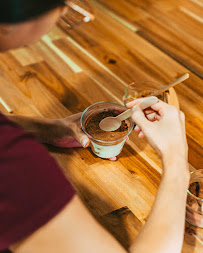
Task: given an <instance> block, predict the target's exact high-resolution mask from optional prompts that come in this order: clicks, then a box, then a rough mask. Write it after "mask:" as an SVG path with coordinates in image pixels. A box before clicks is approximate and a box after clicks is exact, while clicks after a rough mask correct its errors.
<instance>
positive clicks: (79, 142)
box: [49, 113, 90, 148]
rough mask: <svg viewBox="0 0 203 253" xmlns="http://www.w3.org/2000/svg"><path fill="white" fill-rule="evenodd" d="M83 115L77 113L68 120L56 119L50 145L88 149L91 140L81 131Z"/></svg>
mask: <svg viewBox="0 0 203 253" xmlns="http://www.w3.org/2000/svg"><path fill="white" fill-rule="evenodd" d="M81 115H82V113H77V114H73V115H70V116H68V117H66V118H61V119H56V120H55V124H54V125H55V127H54V132H53V133H52V137H51V139H50V140H49V142H50V144H52V145H54V146H57V147H65V148H72V147H84V148H86V147H88V146H89V145H90V140H89V138H88V136H87V135H86V134H85V133H84V132H83V131H82V129H81V125H80V118H81Z"/></svg>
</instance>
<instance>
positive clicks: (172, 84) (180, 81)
mask: <svg viewBox="0 0 203 253" xmlns="http://www.w3.org/2000/svg"><path fill="white" fill-rule="evenodd" d="M189 76H190V75H189V74H188V73H186V74H184V75H183V76H181V77H179V78H178V79H176V80H175V81H173V82H172V83H170V84H168V85H166V86H164V87H163V88H161V89H160V90H158V91H156V92H154V93H152V94H150V96H158V95H159V94H161V93H163V92H164V91H167V90H168V89H170V88H172V87H174V86H175V85H177V84H179V83H182V82H183V81H185V80H186V79H188V78H189Z"/></svg>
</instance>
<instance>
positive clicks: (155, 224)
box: [11, 102, 189, 253]
mask: <svg viewBox="0 0 203 253" xmlns="http://www.w3.org/2000/svg"><path fill="white" fill-rule="evenodd" d="M131 105H132V106H133V105H134V104H131ZM152 108H153V110H154V111H153V113H154V115H156V118H159V121H156V122H149V121H148V120H147V119H146V118H145V116H144V114H143V112H142V111H140V110H136V111H135V112H134V115H133V119H134V120H135V122H136V123H137V124H138V125H139V126H140V127H137V128H136V130H137V131H140V130H141V129H142V132H141V134H140V136H143V133H144V134H145V136H146V137H147V138H148V141H149V143H150V144H151V145H152V146H153V147H154V149H155V150H156V151H157V152H158V153H159V155H160V157H161V159H162V163H163V176H162V180H161V184H160V187H159V190H158V193H157V197H156V200H155V203H154V206H153V209H152V211H151V213H150V215H149V218H148V220H147V222H146V224H145V225H144V227H143V229H142V230H141V232H140V234H139V235H138V237H137V238H136V239H135V242H134V243H133V245H132V246H131V247H130V249H129V252H131V253H135V252H136V253H142V252H150V253H159V252H161V253H168V252H170V253H171V252H173V253H180V252H181V247H182V242H183V232H184V220H185V202H186V192H187V187H188V181H189V172H188V168H187V167H188V166H187V143H186V139H185V130H184V119H183V116H182V114H180V112H178V111H177V110H176V109H174V108H173V107H171V106H168V105H166V104H164V103H162V102H160V103H158V104H157V105H154V106H152ZM153 113H150V114H149V115H148V116H147V117H148V118H150V117H151V118H150V120H153V119H154V116H153ZM169 129H170V132H169ZM177 146H178V148H177V149H176V147H177ZM174 151H176V152H174ZM11 249H12V250H13V252H14V253H25V252H26V253H34V252H38V253H42V252H43V253H48V252H49V253H56V252H57V253H62V252H63V253H64V252H74V253H86V252H90V253H91V252H97V253H100V252H102V253H103V252H108V253H126V252H127V251H126V250H125V249H124V248H123V247H122V246H121V245H120V244H119V243H118V242H117V241H116V240H115V239H114V237H113V236H111V235H110V234H109V233H108V232H107V231H106V230H105V229H104V228H102V226H100V225H99V224H98V223H97V222H96V220H95V219H94V218H93V217H92V216H91V214H90V213H89V212H88V211H87V210H86V208H85V207H84V205H83V204H82V202H81V201H80V200H79V198H78V197H75V198H74V199H73V200H72V201H71V203H69V204H68V205H67V206H66V207H65V208H64V210H63V211H62V212H60V213H59V214H58V215H57V216H55V218H54V219H52V220H50V221H49V222H48V223H47V224H46V225H45V226H43V227H41V228H40V229H39V230H37V231H36V232H34V233H33V234H32V235H31V236H29V237H28V238H26V239H25V240H23V241H21V242H19V243H18V244H16V245H13V246H12V247H11Z"/></svg>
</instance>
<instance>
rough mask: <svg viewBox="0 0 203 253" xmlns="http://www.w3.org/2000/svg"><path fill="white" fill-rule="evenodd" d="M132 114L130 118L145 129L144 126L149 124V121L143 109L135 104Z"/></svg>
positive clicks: (146, 126)
mask: <svg viewBox="0 0 203 253" xmlns="http://www.w3.org/2000/svg"><path fill="white" fill-rule="evenodd" d="M132 110H133V114H132V119H133V121H134V122H135V123H136V124H137V125H138V126H139V127H140V128H141V129H142V130H143V131H145V129H146V128H148V127H150V126H151V122H150V121H149V120H147V119H146V117H145V115H144V113H143V111H142V110H141V108H140V107H139V106H135V107H133V108H132Z"/></svg>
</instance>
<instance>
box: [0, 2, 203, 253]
mask: <svg viewBox="0 0 203 253" xmlns="http://www.w3.org/2000/svg"><path fill="white" fill-rule="evenodd" d="M92 3H93V4H94V7H95V16H96V19H95V20H94V22H92V23H89V24H85V25H82V26H79V27H77V28H75V29H73V30H66V31H65V30H62V29H60V28H59V26H56V27H54V29H53V30H52V31H50V33H49V34H47V35H45V36H44V37H43V38H42V39H41V40H40V41H39V42H37V43H36V44H34V45H31V46H29V47H24V48H21V49H17V50H13V51H10V52H6V53H1V54H0V98H1V99H2V100H3V101H4V102H5V103H6V105H7V106H8V107H9V108H10V109H11V110H12V111H13V113H15V114H21V115H27V116H28V115H30V116H40V117H47V118H60V117H65V116H67V115H71V114H73V113H77V112H80V111H83V110H84V109H85V108H86V107H88V106H89V105H91V104H93V103H96V102H99V101H116V102H118V103H121V104H122V103H123V102H122V98H123V95H124V91H125V88H126V87H127V85H128V84H129V83H131V82H132V81H137V82H139V81H153V82H156V83H158V84H160V85H163V86H164V85H166V84H168V83H170V82H172V81H173V80H175V79H177V78H178V77H180V76H181V75H183V74H185V73H187V72H188V73H190V78H189V79H188V80H186V81H184V82H183V83H182V84H179V85H178V86H176V87H175V90H170V93H171V94H173V95H172V96H170V97H169V103H171V104H174V105H176V106H177V107H178V106H179V107H180V109H181V110H182V111H183V112H184V113H185V115H186V132H187V140H188V145H189V163H190V170H191V171H193V170H196V169H202V165H203V159H202V155H203V151H202V145H203V131H202V126H203V119H202V112H203V106H202V105H203V104H202V93H203V87H202V86H203V81H202V79H201V78H202V73H203V71H202V70H203V69H202V66H203V64H202V63H203V57H202V49H203V48H202V47H203V44H202V32H201V31H202V23H201V13H202V8H203V4H202V2H201V1H200V0H184V1H183V0H176V1H175V0H173V1H169V0H164V1H161V0H158V1H157V0H147V1H143V0H138V1H135V0H130V1H125V0H112V1H106V0H92ZM2 100H0V103H1V101H2ZM0 111H2V112H3V113H5V112H6V108H4V105H3V103H1V104H0ZM47 148H48V150H49V152H50V153H51V154H52V155H53V156H54V157H55V158H56V159H57V161H58V163H59V164H60V165H61V168H62V170H63V172H64V173H65V175H66V176H67V178H68V179H69V180H70V182H71V183H72V184H73V186H74V187H75V189H76V190H77V192H78V194H79V195H80V197H81V198H82V200H83V201H84V203H85V204H86V206H87V207H88V208H89V210H90V211H91V212H92V213H93V215H94V216H95V217H96V218H97V219H98V220H99V221H100V222H101V223H102V224H103V225H104V226H105V227H106V228H107V229H109V230H110V231H111V232H112V233H113V234H114V235H115V236H116V238H117V239H118V240H119V241H120V242H121V243H122V244H123V246H124V247H128V246H129V245H130V244H131V243H132V241H133V240H134V238H135V237H136V236H137V234H138V232H139V230H140V229H141V227H142V225H143V224H144V222H145V221H146V220H147V217H148V215H149V212H150V209H151V207H152V205H153V201H154V199H155V196H156V192H157V189H158V186H159V183H160V179H161V173H162V169H161V162H160V159H159V157H158V155H157V154H156V153H155V151H154V150H153V149H152V148H151V147H150V146H149V144H148V143H147V141H146V140H145V139H139V138H138V137H137V134H136V133H135V132H133V133H132V134H131V135H130V141H129V142H128V143H126V144H125V146H124V148H123V151H122V153H121V154H120V155H119V156H118V160H117V161H116V162H113V161H108V160H102V159H100V158H98V157H96V156H95V155H93V153H92V152H91V150H90V148H87V149H83V148H76V149H62V148H54V147H51V146H47ZM177 148H178V147H177ZM201 241H203V239H202V230H201V229H195V228H194V227H192V226H190V225H189V224H187V223H186V233H185V241H184V244H183V252H184V253H192V252H195V253H200V252H202V249H203V246H202V244H201Z"/></svg>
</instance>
